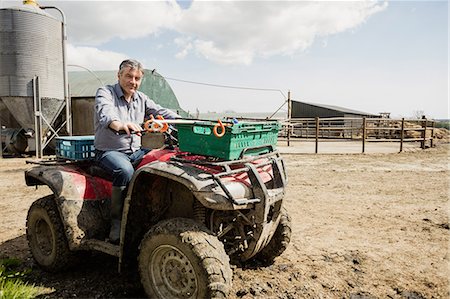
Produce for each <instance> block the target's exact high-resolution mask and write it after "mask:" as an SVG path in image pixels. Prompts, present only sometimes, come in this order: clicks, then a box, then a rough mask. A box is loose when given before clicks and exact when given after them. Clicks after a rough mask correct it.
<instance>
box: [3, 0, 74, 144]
mask: <svg viewBox="0 0 450 299" xmlns="http://www.w3.org/2000/svg"><path fill="white" fill-rule="evenodd" d="M62 45H63V26H62V21H60V20H58V19H56V18H55V17H53V16H51V15H50V14H48V13H46V12H44V11H43V10H42V9H40V8H39V6H38V5H37V4H36V3H35V2H33V1H31V4H24V5H22V6H19V7H11V8H3V9H0V99H1V100H2V101H3V103H4V105H5V106H6V107H7V108H8V110H9V111H10V112H11V114H12V115H13V116H14V118H15V119H16V120H17V122H18V123H19V124H20V125H21V126H22V128H23V129H30V128H31V129H34V128H35V101H34V96H36V92H33V78H35V77H36V76H37V77H38V78H39V80H38V81H39V84H38V85H39V94H38V95H39V98H40V99H41V100H40V103H41V108H40V113H38V114H40V115H42V117H43V118H44V122H43V124H42V130H43V136H45V133H46V132H47V131H48V130H49V126H48V125H52V124H53V122H54V121H55V119H56V118H57V116H58V115H59V114H60V112H61V110H62V109H63V107H64V104H65V82H64V81H65V74H64V73H65V67H64V47H63V46H62ZM46 122H48V124H47V123H46Z"/></svg>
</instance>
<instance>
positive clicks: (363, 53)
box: [0, 0, 449, 118]
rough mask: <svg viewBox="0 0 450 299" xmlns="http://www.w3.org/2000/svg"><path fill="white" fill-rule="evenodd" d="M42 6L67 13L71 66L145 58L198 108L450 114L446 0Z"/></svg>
mask: <svg viewBox="0 0 450 299" xmlns="http://www.w3.org/2000/svg"><path fill="white" fill-rule="evenodd" d="M21 2H22V1H4V0H0V6H3V7H8V6H12V5H20V4H21ZM39 3H40V4H41V5H55V6H58V7H59V8H61V9H62V10H63V11H64V12H65V14H66V17H67V26H68V28H67V31H68V61H69V63H70V64H76V65H81V66H83V67H86V68H89V69H91V70H115V69H117V66H118V64H119V63H120V61H121V60H122V59H124V58H128V57H131V58H136V59H138V60H140V61H141V62H142V63H143V64H144V66H145V67H146V68H148V69H156V70H157V71H158V72H159V73H160V74H161V75H163V76H165V77H166V78H167V80H168V82H169V84H170V85H171V86H172V89H173V90H174V92H175V94H176V95H177V97H178V100H179V102H180V105H181V107H182V108H184V109H185V110H187V111H190V112H194V111H195V110H196V109H199V110H200V111H201V112H207V111H216V112H221V111H225V110H233V111H237V112H273V111H275V110H277V109H278V108H279V107H280V106H282V105H283V103H284V102H285V97H286V96H287V94H288V91H291V97H292V99H294V100H300V101H306V102H311V103H318V104H327V105H336V106H342V107H346V108H350V109H355V110H360V111H364V112H369V113H374V114H377V113H379V112H391V116H393V117H400V116H401V117H411V116H413V115H415V114H416V113H417V111H424V112H425V113H426V115H428V116H430V117H434V118H449V107H448V84H449V76H448V12H449V9H448V3H447V1H434V2H433V1H418V2H414V1H354V2H345V1H173V0H172V1H39ZM70 70H77V69H75V68H71V69H70ZM185 81H189V82H185ZM192 82H195V83H192ZM214 85H220V86H228V87H242V88H241V89H240V88H226V87H217V86H214ZM282 109H283V110H286V107H285V106H283V108H282Z"/></svg>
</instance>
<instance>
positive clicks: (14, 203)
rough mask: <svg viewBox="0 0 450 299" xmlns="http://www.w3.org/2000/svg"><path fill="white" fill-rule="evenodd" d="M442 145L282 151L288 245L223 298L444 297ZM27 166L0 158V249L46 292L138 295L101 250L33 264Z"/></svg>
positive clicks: (237, 275)
mask: <svg viewBox="0 0 450 299" xmlns="http://www.w3.org/2000/svg"><path fill="white" fill-rule="evenodd" d="M449 149H450V146H449V144H440V145H438V146H437V147H436V148H433V149H427V150H424V151H422V150H416V151H414V152H406V153H400V154H398V153H395V154H394V153H390V154H365V155H363V154H318V155H314V154H286V155H284V156H283V157H284V159H285V163H286V166H287V171H288V176H289V186H288V189H287V196H286V201H285V206H286V207H287V209H288V211H289V212H290V216H291V217H292V222H293V236H292V241H291V244H290V246H289V247H288V249H287V251H286V252H285V253H284V254H283V255H282V256H280V257H279V258H277V259H276V261H275V263H274V264H273V265H272V266H269V267H266V268H264V267H261V266H260V265H258V264H248V265H245V267H244V268H239V267H236V268H234V277H233V289H232V292H231V295H230V298H353V299H356V298H449V297H450V293H449V277H450V271H449V253H448V249H449V218H448V210H449V209H448V208H449V206H448V199H449V155H448V154H449V152H448V150H449ZM28 167H30V166H29V165H26V164H25V159H3V160H0V257H10V258H12V257H17V258H20V259H22V260H23V261H24V264H23V267H24V268H32V269H33V271H32V273H31V275H30V276H28V277H27V281H29V282H31V283H34V284H36V285H39V286H43V287H45V288H47V291H48V294H47V295H46V296H47V297H48V298H69V297H70V298H77V297H78V298H80V297H82V298H113V297H114V298H117V297H121V298H137V297H144V296H145V294H144V292H143V290H142V288H141V286H140V284H139V281H138V278H137V277H136V274H133V273H124V274H121V275H119V274H117V273H116V264H115V258H112V257H108V256H105V255H103V254H92V255H90V256H86V258H85V259H84V261H83V262H82V263H81V264H80V265H78V267H76V268H75V269H72V270H70V271H68V272H65V273H59V274H50V273H45V272H42V271H41V270H39V268H37V267H36V266H35V265H34V263H33V260H32V258H31V255H30V253H29V251H28V247H27V243H26V238H25V235H24V234H25V219H26V213H27V210H28V208H29V206H30V204H31V203H32V201H33V200H35V199H37V198H39V197H41V196H44V195H47V194H49V189H47V188H46V187H40V188H39V189H37V190H35V189H34V188H32V187H27V186H25V183H24V179H23V172H24V170H25V169H27V168H28Z"/></svg>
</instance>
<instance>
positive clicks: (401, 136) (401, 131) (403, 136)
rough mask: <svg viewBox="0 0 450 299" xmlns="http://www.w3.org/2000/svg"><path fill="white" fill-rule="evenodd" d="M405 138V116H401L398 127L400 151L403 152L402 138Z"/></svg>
mask: <svg viewBox="0 0 450 299" xmlns="http://www.w3.org/2000/svg"><path fill="white" fill-rule="evenodd" d="M404 138H405V118H404V117H403V118H402V125H401V129H400V153H401V152H403V139H404Z"/></svg>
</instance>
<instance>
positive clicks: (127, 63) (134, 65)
mask: <svg viewBox="0 0 450 299" xmlns="http://www.w3.org/2000/svg"><path fill="white" fill-rule="evenodd" d="M125 67H129V68H131V69H136V70H138V71H141V72H142V75H143V74H144V67H143V66H142V64H141V63H140V62H139V61H137V60H134V59H125V60H124V61H122V62H121V63H120V66H119V73H122V69H123V68H125Z"/></svg>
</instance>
